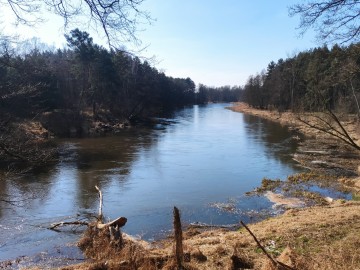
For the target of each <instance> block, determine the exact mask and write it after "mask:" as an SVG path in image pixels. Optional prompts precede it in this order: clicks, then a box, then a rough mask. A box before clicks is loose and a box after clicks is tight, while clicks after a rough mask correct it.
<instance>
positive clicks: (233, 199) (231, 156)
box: [0, 104, 297, 260]
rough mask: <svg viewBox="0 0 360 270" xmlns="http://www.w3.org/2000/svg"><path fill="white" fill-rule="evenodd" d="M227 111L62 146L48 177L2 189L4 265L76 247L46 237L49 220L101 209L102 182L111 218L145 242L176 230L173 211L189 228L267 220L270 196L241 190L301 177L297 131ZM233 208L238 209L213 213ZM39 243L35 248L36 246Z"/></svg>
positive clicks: (194, 111)
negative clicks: (265, 179)
mask: <svg viewBox="0 0 360 270" xmlns="http://www.w3.org/2000/svg"><path fill="white" fill-rule="evenodd" d="M226 105H228V104H211V105H208V106H194V107H190V108H185V109H183V110H180V111H178V112H177V113H176V114H175V115H174V116H172V118H170V119H167V120H168V122H167V124H159V125H157V126H156V127H155V129H147V128H144V129H140V128H138V129H129V130H124V131H123V132H122V133H120V134H118V135H117V136H113V137H103V138H96V139H95V138H94V139H90V138H87V139H78V140H76V139H72V140H61V141H59V143H60V144H61V145H62V148H61V149H62V150H61V155H60V160H59V162H58V163H57V164H56V165H55V166H54V167H53V168H49V170H48V171H46V172H41V173H38V174H31V175H25V176H23V177H18V178H8V177H5V179H4V180H3V181H1V182H0V188H1V191H0V198H5V197H6V196H11V197H13V198H21V200H20V202H19V204H18V205H11V204H4V203H3V202H1V208H0V227H1V229H2V230H4V231H6V232H7V233H5V234H2V235H1V236H0V260H4V259H7V258H14V257H16V256H20V255H32V254H38V253H39V252H42V251H44V250H53V249H54V247H59V246H64V245H66V244H67V243H69V242H74V241H76V240H77V235H74V234H61V236H60V235H59V233H56V232H53V231H49V230H45V229H44V228H45V227H47V226H48V225H49V224H50V223H52V222H58V221H62V220H64V219H66V218H82V217H87V216H89V215H90V214H94V213H96V212H97V207H98V201H97V199H98V198H97V191H96V190H95V188H94V186H95V185H99V186H100V188H101V189H102V191H103V194H104V211H105V213H104V214H105V215H106V216H107V217H109V218H114V217H118V216H125V217H127V218H128V223H127V225H126V226H125V228H124V231H125V232H128V233H130V234H134V235H141V236H142V237H143V238H145V239H154V238H156V237H159V236H163V235H164V234H166V233H167V232H169V230H170V229H171V216H172V207H173V206H174V205H176V206H178V207H179V209H181V211H182V219H183V221H184V224H186V223H187V224H189V223H193V222H201V223H208V224H233V223H238V221H239V219H240V218H241V219H244V221H251V220H257V219H259V218H262V217H263V215H262V214H264V215H268V214H271V213H269V209H271V205H270V203H269V202H268V201H267V200H266V199H265V198H261V197H259V198H248V197H246V196H244V193H245V192H247V191H249V190H252V189H253V188H255V187H256V186H258V185H259V184H260V182H261V179H262V178H263V177H264V176H267V177H273V178H284V177H286V176H287V175H289V174H292V173H294V172H296V171H297V169H296V167H295V166H294V163H293V162H292V161H291V155H292V153H293V152H294V151H295V149H296V142H295V141H294V140H292V134H291V133H290V132H289V131H287V130H286V128H283V127H281V126H280V125H277V124H275V123H272V122H270V121H265V120H260V119H259V118H256V117H250V116H246V115H242V114H239V113H235V112H232V111H229V110H225V109H224V107H225V106H226ZM229 202H230V203H231V204H234V205H235V208H236V211H233V212H228V211H223V210H224V209H222V208H221V207H220V208H216V207H212V205H214V204H215V203H218V205H220V206H222V205H224V203H229ZM34 243H35V244H34Z"/></svg>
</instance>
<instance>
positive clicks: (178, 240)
mask: <svg viewBox="0 0 360 270" xmlns="http://www.w3.org/2000/svg"><path fill="white" fill-rule="evenodd" d="M174 234H175V259H176V265H177V269H178V270H180V269H182V261H183V257H184V250H183V245H182V240H183V235H182V229H181V221H180V212H179V209H177V208H176V207H174Z"/></svg>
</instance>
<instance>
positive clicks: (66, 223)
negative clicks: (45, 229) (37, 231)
mask: <svg viewBox="0 0 360 270" xmlns="http://www.w3.org/2000/svg"><path fill="white" fill-rule="evenodd" d="M64 225H81V226H89V222H85V221H62V222H58V223H53V224H51V227H49V229H50V230H55V229H56V228H57V227H60V226H64Z"/></svg>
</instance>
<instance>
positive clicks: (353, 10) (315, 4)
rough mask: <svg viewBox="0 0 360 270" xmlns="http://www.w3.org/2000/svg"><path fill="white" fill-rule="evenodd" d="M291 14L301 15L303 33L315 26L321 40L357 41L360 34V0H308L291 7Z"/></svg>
mask: <svg viewBox="0 0 360 270" xmlns="http://www.w3.org/2000/svg"><path fill="white" fill-rule="evenodd" d="M289 14H290V16H294V15H300V25H299V28H300V29H301V34H304V33H305V32H306V31H307V30H308V29H309V28H313V29H314V30H315V31H316V32H317V34H318V39H319V41H321V42H326V41H328V42H340V43H347V42H351V41H355V42H357V41H358V40H359V35H360V2H359V1H358V0H323V1H306V2H305V3H301V4H296V5H293V6H291V7H290V8H289Z"/></svg>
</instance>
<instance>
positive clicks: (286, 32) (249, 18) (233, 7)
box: [2, 0, 319, 86]
mask: <svg viewBox="0 0 360 270" xmlns="http://www.w3.org/2000/svg"><path fill="white" fill-rule="evenodd" d="M300 1H301V0H273V1H270V0H226V1H220V0H146V1H145V2H144V3H143V5H142V9H143V10H147V11H148V12H149V13H150V14H151V16H152V17H153V18H154V19H155V21H154V22H153V23H152V24H151V25H141V26H140V28H142V29H144V30H143V31H141V32H139V33H138V36H139V38H140V39H141V40H142V46H148V47H147V48H146V49H145V50H144V51H142V52H141V54H142V55H143V56H145V57H151V56H153V55H154V56H156V59H157V62H156V63H155V67H156V68H157V69H159V70H162V71H164V72H165V74H166V75H168V76H173V77H181V78H186V77H190V78H191V79H192V80H194V81H195V83H196V84H199V83H202V84H205V85H208V86H222V85H244V84H245V83H246V80H247V78H248V77H249V76H250V75H254V74H256V73H257V72H260V71H261V70H262V69H266V67H267V65H268V63H269V62H270V61H272V60H274V61H275V62H276V61H277V60H278V59H279V58H284V59H285V58H287V57H291V56H292V55H294V54H295V53H297V52H300V51H303V50H307V49H310V48H313V47H316V46H319V44H317V43H316V42H315V38H314V33H313V32H308V33H306V34H305V36H303V37H299V36H298V35H299V31H298V30H296V27H297V26H298V24H299V17H289V16H288V6H290V5H292V4H294V3H298V2H300ZM2 16H3V18H5V19H3V26H5V28H4V27H3V29H5V32H6V31H7V32H11V31H9V30H10V29H12V28H11V27H10V26H9V25H7V24H5V23H4V22H5V21H6V16H7V15H6V14H5V17H4V14H2ZM61 26H62V21H61V20H60V19H59V18H57V17H55V16H51V17H49V20H48V22H47V23H45V24H43V25H42V26H40V27H38V28H37V29H29V28H26V29H25V28H20V29H19V30H18V31H20V34H21V35H22V36H24V37H27V38H29V37H31V36H38V37H40V38H41V39H42V40H43V41H44V42H47V43H49V44H55V45H56V46H58V47H62V46H64V44H65V39H64V37H63V33H64V32H63V29H62V27H61ZM79 29H80V30H83V31H88V32H89V33H90V34H91V36H93V37H94V41H95V42H96V43H100V44H101V43H102V40H101V38H98V37H96V33H93V32H92V31H91V30H89V29H86V28H82V27H81V26H80V27H79ZM127 47H128V48H130V49H133V50H136V48H134V47H132V46H131V45H127Z"/></svg>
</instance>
